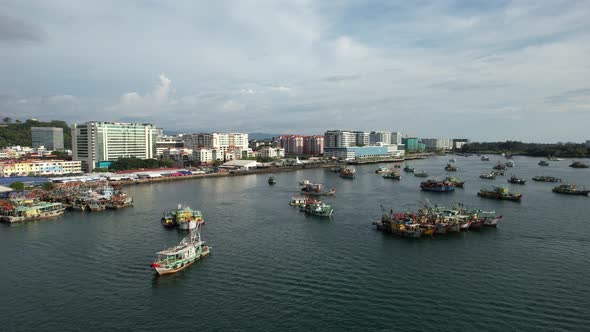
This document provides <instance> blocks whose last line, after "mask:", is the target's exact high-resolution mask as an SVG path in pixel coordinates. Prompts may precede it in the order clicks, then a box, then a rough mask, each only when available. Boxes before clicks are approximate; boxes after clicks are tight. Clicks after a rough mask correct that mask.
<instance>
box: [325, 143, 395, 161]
mask: <svg viewBox="0 0 590 332" xmlns="http://www.w3.org/2000/svg"><path fill="white" fill-rule="evenodd" d="M324 156H326V157H332V158H336V159H342V160H362V159H367V158H385V157H389V156H390V154H389V153H388V150H387V147H385V146H362V147H361V146H350V147H343V148H326V149H325V150H324Z"/></svg>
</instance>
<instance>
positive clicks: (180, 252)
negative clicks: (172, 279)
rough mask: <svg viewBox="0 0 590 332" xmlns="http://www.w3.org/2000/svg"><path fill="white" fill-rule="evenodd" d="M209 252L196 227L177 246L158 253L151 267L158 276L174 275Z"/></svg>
mask: <svg viewBox="0 0 590 332" xmlns="http://www.w3.org/2000/svg"><path fill="white" fill-rule="evenodd" d="M210 250H211V248H210V247H209V246H207V245H205V242H203V241H201V232H200V228H199V227H197V228H195V229H194V230H192V231H191V232H190V234H189V235H188V236H186V237H185V238H184V239H182V241H180V243H179V244H178V245H177V246H175V247H172V248H168V249H166V250H162V251H159V252H158V253H157V254H158V258H157V259H156V260H155V261H154V262H152V264H151V266H152V267H153V268H154V269H155V270H156V272H157V273H158V274H160V275H162V274H170V273H175V272H178V271H181V270H184V269H186V268H187V267H189V266H190V265H192V264H193V263H194V262H196V261H198V260H199V259H201V258H202V257H205V256H207V255H209V252H210Z"/></svg>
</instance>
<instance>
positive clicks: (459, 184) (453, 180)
mask: <svg viewBox="0 0 590 332" xmlns="http://www.w3.org/2000/svg"><path fill="white" fill-rule="evenodd" d="M445 181H447V182H449V183H451V184H452V185H453V186H454V187H456V188H463V185H464V184H465V181H461V180H459V179H458V178H456V177H454V176H447V177H446V178H445Z"/></svg>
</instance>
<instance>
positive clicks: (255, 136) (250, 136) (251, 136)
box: [248, 133, 281, 140]
mask: <svg viewBox="0 0 590 332" xmlns="http://www.w3.org/2000/svg"><path fill="white" fill-rule="evenodd" d="M278 136H281V134H265V133H250V134H248V139H256V140H261V139H269V138H273V137H278Z"/></svg>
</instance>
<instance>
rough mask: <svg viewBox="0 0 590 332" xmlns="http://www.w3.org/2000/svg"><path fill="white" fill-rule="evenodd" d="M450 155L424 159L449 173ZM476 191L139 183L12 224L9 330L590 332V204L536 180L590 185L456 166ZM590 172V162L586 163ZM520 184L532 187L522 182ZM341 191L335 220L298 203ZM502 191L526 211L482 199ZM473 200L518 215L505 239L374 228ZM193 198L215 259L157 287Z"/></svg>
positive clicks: (570, 178)
mask: <svg viewBox="0 0 590 332" xmlns="http://www.w3.org/2000/svg"><path fill="white" fill-rule="evenodd" d="M448 158H449V157H437V158H432V159H427V160H421V161H415V162H411V163H410V164H412V165H414V166H415V167H416V168H417V169H424V170H426V171H427V172H429V173H430V174H431V175H432V176H439V177H442V176H444V174H445V172H444V170H443V167H444V165H445V164H446V162H447V160H448ZM456 158H457V166H459V167H460V170H459V172H457V173H456V174H454V175H456V176H457V177H459V178H462V179H464V180H466V181H467V182H466V185H465V189H457V190H456V191H455V192H454V193H450V194H436V193H425V192H420V190H419V187H418V185H419V183H420V181H421V180H423V179H420V178H415V177H414V176H413V175H411V174H410V175H408V174H402V180H401V181H394V180H387V179H383V178H382V177H381V176H380V175H377V174H375V172H374V171H375V169H376V168H377V167H379V166H392V164H383V165H364V166H357V167H356V169H357V178H356V179H355V180H346V179H341V178H339V177H338V175H337V174H336V173H331V172H329V171H327V170H322V169H313V170H302V171H297V172H290V173H278V174H275V175H276V176H277V179H278V184H277V185H275V186H269V185H268V184H267V182H266V181H267V179H268V175H250V176H242V177H232V178H217V179H201V180H187V181H180V182H173V183H162V184H155V185H141V186H132V187H127V188H126V190H127V191H128V192H129V193H130V194H132V195H133V196H134V197H135V202H136V205H135V207H133V208H130V209H125V210H120V211H106V212H104V213H95V214H92V213H79V212H77V213H74V212H68V213H66V215H64V216H63V217H60V218H57V219H52V220H46V221H40V222H31V223H26V224H18V225H0V226H1V227H0V259H1V262H2V265H1V268H0V312H1V315H0V330H3V331H13V330H41V331H65V330H83V331H90V330H107V331H116V330H117V331H131V330H136V331H139V330H142V331H143V330H159V331H172V330H178V331H185V330H193V331H197V330H198V331H231V330H259V331H278V330H301V331H316V330H333V331H341V330H356V331H369V330H382V331H388V330H445V331H478V330H494V331H507V330H535V331H555V330H563V331H570V330H580V331H581V330H585V331H588V330H589V329H590V198H588V197H583V196H565V195H558V194H554V193H552V192H551V188H553V186H554V184H550V183H537V182H533V181H531V180H530V178H531V177H532V176H535V175H553V176H558V177H561V178H563V179H564V180H565V182H575V183H578V184H580V185H582V184H583V185H586V186H587V187H588V188H590V169H571V168H569V167H567V165H569V163H570V162H571V161H570V160H565V161H560V162H551V166H550V167H540V166H537V162H538V161H539V159H538V158H526V157H515V158H514V162H515V163H516V167H515V168H514V169H509V170H508V173H507V176H505V177H498V178H497V179H496V180H481V179H479V178H478V176H479V174H480V173H482V172H483V171H489V170H490V169H491V167H492V166H493V165H494V163H495V162H496V160H498V159H499V157H492V158H491V159H492V160H491V161H489V162H482V161H480V160H479V158H478V157H475V156H473V157H468V158H466V157H456ZM586 162H588V160H586ZM511 173H514V174H516V175H518V176H521V177H526V178H527V179H528V180H529V181H527V184H526V185H524V186H519V185H509V184H508V183H507V182H506V178H507V177H508V175H509V174H511ZM302 179H309V180H311V181H313V182H321V183H324V184H326V187H327V188H336V189H337V194H336V196H335V197H333V198H327V199H326V201H327V202H329V203H331V204H332V205H333V206H334V209H335V214H334V216H333V218H332V220H326V219H318V218H313V217H306V216H305V215H304V214H302V213H300V212H299V211H298V210H297V209H294V208H291V207H289V206H288V203H289V200H290V197H291V196H294V195H295V194H296V193H297V192H298V182H299V181H300V180H302ZM492 184H501V185H505V186H509V187H510V188H511V189H513V190H518V191H520V192H522V193H523V194H524V199H523V201H522V202H521V203H514V202H503V201H494V200H486V199H482V198H479V197H477V196H476V193H477V191H478V190H479V189H480V188H481V187H482V186H486V185H488V186H489V185H492ZM425 199H428V200H429V201H431V202H432V203H438V204H451V203H452V202H463V203H465V204H467V205H468V206H470V207H474V208H476V207H478V208H484V209H494V210H496V211H498V213H500V214H503V215H504V220H503V221H502V222H501V223H500V225H499V226H498V228H497V229H483V230H481V231H475V232H474V231H471V232H466V233H461V234H453V235H451V236H445V237H435V238H433V239H418V240H411V239H400V238H396V237H394V236H392V235H388V234H383V233H380V232H378V231H376V230H374V229H373V227H372V226H371V222H372V221H374V220H376V219H378V218H379V217H380V214H381V213H380V205H383V206H384V207H387V208H393V209H394V210H404V209H416V208H417V207H418V205H419V203H420V201H423V200H425ZM178 203H183V204H190V206H192V207H194V208H198V209H200V210H202V212H203V214H204V217H205V220H206V222H207V224H206V225H205V227H204V230H203V237H204V238H205V240H207V241H208V243H209V244H210V245H211V246H212V254H211V256H209V257H207V258H206V259H204V260H202V261H200V262H198V263H196V264H194V265H193V266H191V267H190V268H188V269H187V270H185V271H182V272H180V273H177V274H175V275H172V276H167V277H157V276H155V275H154V272H153V271H152V269H151V268H150V266H149V265H150V262H151V261H152V260H153V259H154V258H155V257H154V256H155V255H154V253H155V252H157V251H159V250H161V249H164V248H166V247H169V246H172V245H175V244H176V243H177V242H178V241H180V239H181V238H182V237H183V235H184V234H183V233H180V232H178V231H176V230H172V231H170V230H166V229H164V228H163V227H162V226H161V225H160V223H159V219H160V217H161V214H162V211H163V210H165V209H171V208H174V207H175V206H176V205H177V204H178Z"/></svg>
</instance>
